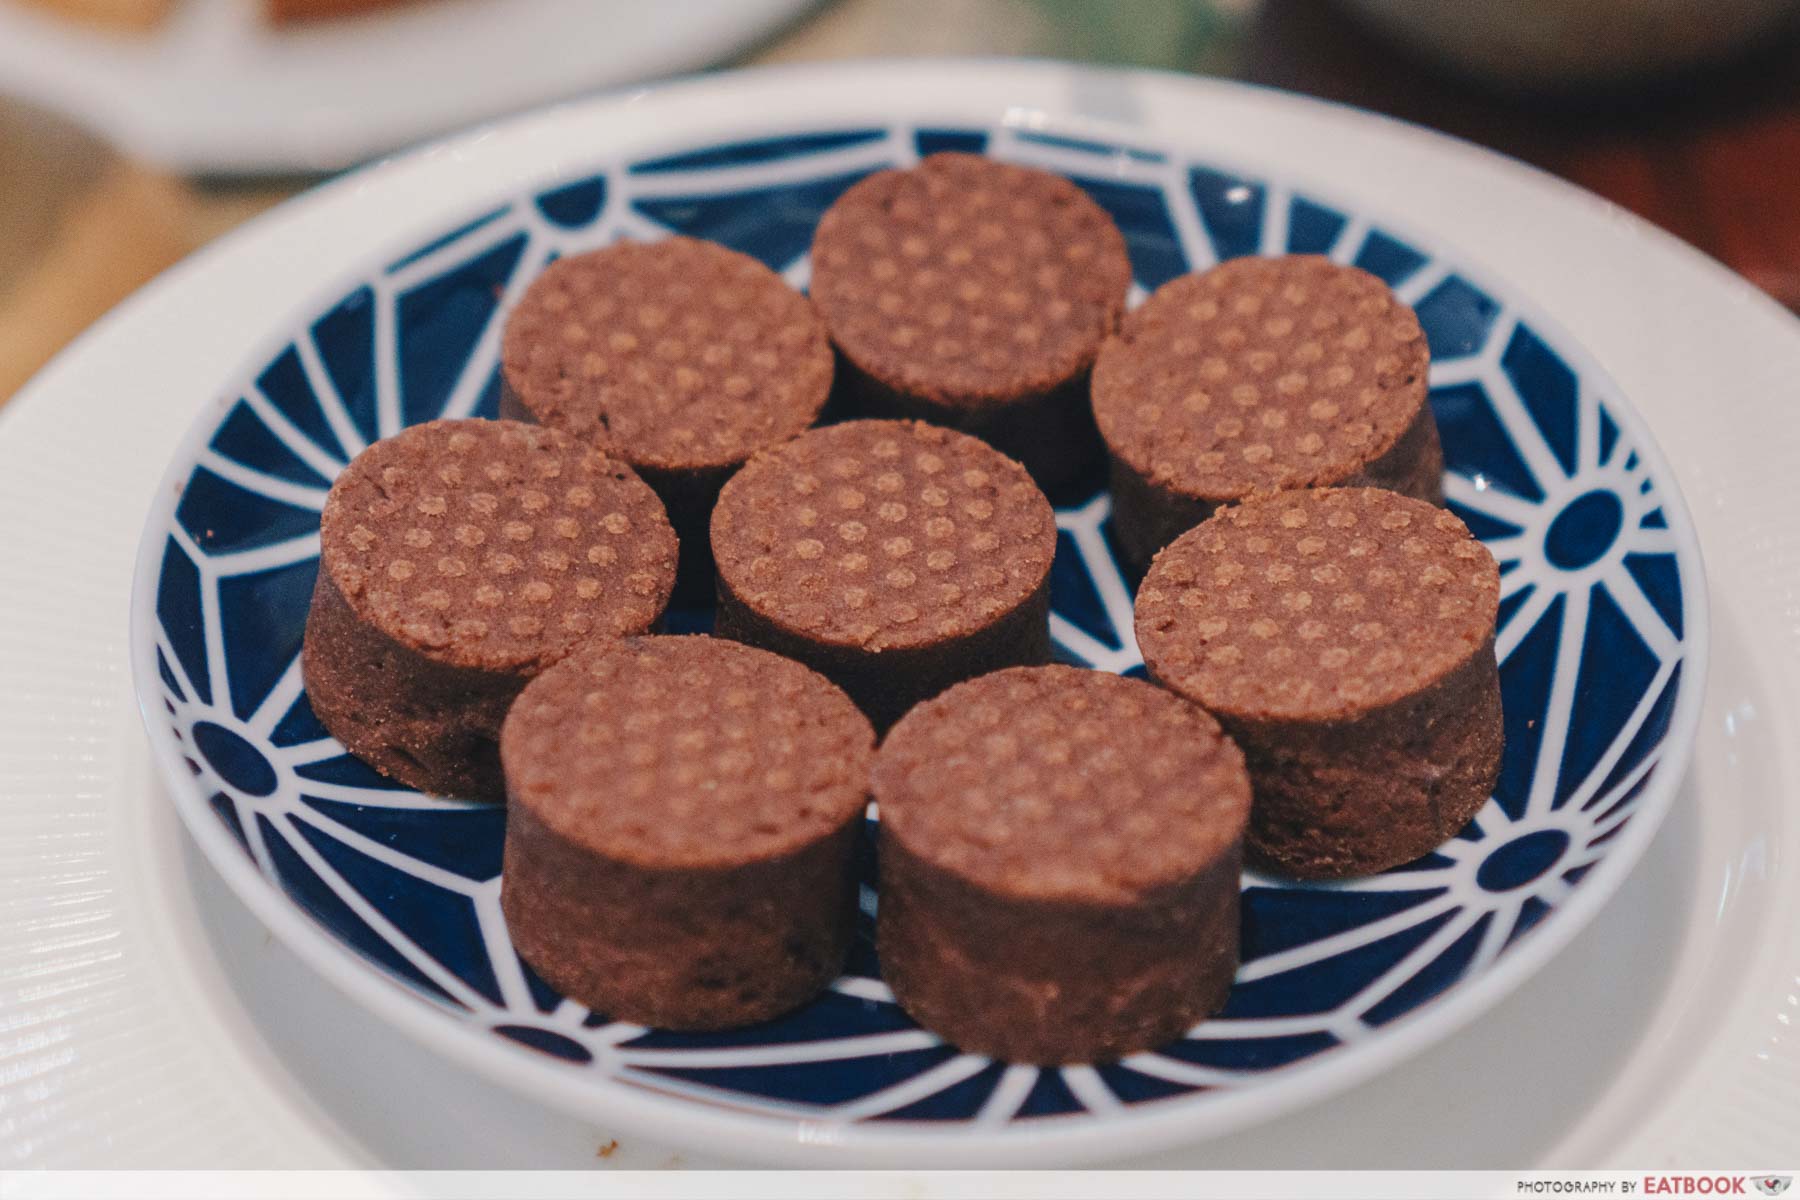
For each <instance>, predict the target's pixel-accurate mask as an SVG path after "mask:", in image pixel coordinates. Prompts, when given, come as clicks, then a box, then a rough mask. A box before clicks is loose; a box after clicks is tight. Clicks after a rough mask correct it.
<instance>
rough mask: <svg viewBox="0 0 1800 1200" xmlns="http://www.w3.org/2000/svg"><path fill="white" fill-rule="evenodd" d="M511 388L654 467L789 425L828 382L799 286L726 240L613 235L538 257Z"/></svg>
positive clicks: (733, 459)
mask: <svg viewBox="0 0 1800 1200" xmlns="http://www.w3.org/2000/svg"><path fill="white" fill-rule="evenodd" d="M502 357H503V363H504V369H505V372H506V378H507V381H508V384H509V385H510V387H511V388H512V390H513V391H514V392H515V393H516V394H517V395H518V396H519V397H520V398H521V399H522V400H523V402H524V403H525V405H526V407H527V408H529V409H530V410H531V411H532V413H533V414H534V415H535V416H536V418H537V419H538V420H539V421H542V422H543V423H544V424H546V425H554V426H557V427H558V428H562V429H566V430H568V431H569V432H571V433H574V434H576V435H577V436H579V437H582V438H584V439H586V440H590V441H595V442H597V443H598V444H601V445H604V446H606V447H608V448H610V449H612V450H613V451H614V452H615V453H617V454H618V455H620V456H621V457H623V458H624V459H626V460H627V461H628V462H631V463H634V464H638V465H643V466H657V467H665V468H682V467H706V466H726V465H730V464H733V463H737V462H741V461H743V460H744V459H745V458H747V457H749V456H750V455H751V454H752V453H754V452H755V451H756V450H758V449H759V448H761V447H763V446H766V445H770V444H772V443H774V442H778V441H782V440H783V439H786V438H789V437H792V436H793V435H794V434H796V433H799V432H800V431H801V430H803V429H805V428H806V427H807V426H808V425H810V424H812V423H813V421H814V420H815V419H816V418H817V417H818V415H819V410H820V408H821V407H823V405H824V403H825V397H826V394H827V392H829V391H830V388H831V377H832V357H831V347H830V344H829V343H828V342H827V340H826V336H825V328H824V325H823V324H822V323H821V322H820V320H819V318H818V315H817V314H816V313H815V312H814V311H813V308H812V305H811V304H810V303H809V302H808V301H807V299H806V297H804V296H802V295H800V294H799V293H798V292H796V291H794V290H793V289H792V288H790V287H788V286H787V284H786V283H784V282H783V281H782V279H781V277H780V276H778V275H776V274H775V273H774V272H772V271H770V270H769V269H768V268H767V267H765V266H763V265H762V264H761V263H759V262H757V261H756V260H755V259H753V258H750V257H749V256H748V255H744V254H739V253H737V252H736V251H734V250H728V249H726V248H725V247H723V246H718V245H714V244H712V243H710V242H701V241H696V240H695V239H692V238H683V237H672V238H666V239H664V240H662V241H657V242H620V243H618V244H616V245H613V246H609V247H607V248H606V249H604V250H598V251H594V252H592V253H589V254H582V255H576V256H573V257H570V258H564V259H559V260H558V261H557V262H554V263H552V264H551V265H550V266H549V267H547V268H545V270H544V272H543V274H542V275H540V276H539V277H538V278H537V279H536V280H535V281H534V282H533V283H532V285H531V287H530V289H529V290H528V291H527V292H526V294H525V297H524V298H523V299H522V300H521V301H520V303H519V305H518V306H517V307H516V308H515V309H514V311H513V312H512V314H511V316H510V317H509V318H508V320H507V326H506V337H505V341H504V345H503V350H502Z"/></svg>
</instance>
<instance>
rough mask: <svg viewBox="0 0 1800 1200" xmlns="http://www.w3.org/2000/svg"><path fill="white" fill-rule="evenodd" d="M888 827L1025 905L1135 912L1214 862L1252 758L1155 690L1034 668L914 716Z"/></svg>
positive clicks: (901, 746)
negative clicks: (1147, 897) (1148, 897)
mask: <svg viewBox="0 0 1800 1200" xmlns="http://www.w3.org/2000/svg"><path fill="white" fill-rule="evenodd" d="M875 790H876V796H877V798H878V799H879V801H880V803H881V816H882V821H883V828H884V829H885V830H887V831H888V832H889V833H891V834H892V835H893V836H896V837H898V838H900V839H901V840H902V841H903V842H904V843H905V844H906V846H907V848H908V849H909V850H911V851H912V853H914V854H916V855H919V856H921V857H923V858H925V859H927V860H929V861H931V862H932V863H934V864H936V865H937V866H939V867H942V868H944V869H946V870H949V871H952V872H954V873H955V874H957V875H960V876H962V877H964V878H965V879H969V880H972V881H975V882H978V883H979V884H981V886H983V887H986V888H990V889H994V890H997V891H1002V892H1006V893H1007V894H1009V895H1012V896H1015V897H1033V898H1039V899H1064V900H1089V901H1095V902H1100V903H1111V902H1117V901H1121V900H1124V901H1127V902H1129V901H1131V900H1133V899H1135V898H1136V897H1137V895H1138V894H1139V893H1140V892H1142V891H1143V890H1144V889H1147V888H1152V887H1155V886H1156V885H1158V884H1167V883H1170V882H1173V881H1177V880H1180V879H1183V878H1185V877H1186V876H1188V875H1189V874H1191V873H1192V872H1194V871H1195V870H1196V869H1198V868H1200V867H1203V866H1205V865H1207V864H1210V863H1211V862H1213V861H1214V860H1215V859H1216V858H1217V856H1218V855H1219V854H1221V853H1223V852H1224V851H1225V850H1226V849H1227V847H1229V846H1230V844H1231V843H1232V842H1233V841H1234V840H1235V839H1236V838H1237V837H1238V836H1239V835H1240V834H1241V833H1242V831H1243V827H1244V820H1245V816H1246V814H1247V812H1248V811H1249V805H1250V786H1249V782H1248V779H1247V777H1246V776H1245V774H1244V762H1243V756H1242V755H1241V754H1239V752H1238V750H1237V747H1236V746H1234V745H1232V743H1231V742H1230V740H1229V739H1227V738H1226V737H1225V736H1224V735H1223V734H1222V733H1221V732H1220V730H1219V726H1218V723H1217V722H1215V721H1214V720H1213V719H1212V718H1211V717H1210V716H1208V715H1207V714H1206V713H1204V712H1202V711H1201V710H1200V709H1199V708H1197V707H1195V706H1194V705H1192V704H1189V703H1188V702H1186V701H1185V700H1182V699H1180V698H1179V697H1176V696H1173V695H1171V694H1169V693H1168V692H1165V691H1163V690H1161V689H1159V688H1156V687H1153V686H1151V685H1150V684H1147V683H1144V682H1142V681H1140V680H1135V679H1126V678H1123V677H1121V676H1117V675H1111V674H1107V673H1105V672H1100V671H1090V670H1082V669H1078V668H1073V667H1063V666H1051V667H1020V668H1013V669H1010V670H1005V671H996V672H994V673H993V674H990V675H984V676H981V677H980V678H978V679H973V680H970V681H969V682H967V683H963V684H959V685H957V686H956V687H954V688H951V689H950V690H949V691H947V692H945V693H944V694H942V695H940V696H938V697H936V698H935V699H932V700H929V701H927V702H926V703H924V704H922V705H920V706H919V707H918V708H915V709H914V710H913V711H912V712H911V713H909V714H907V716H906V717H905V719H903V720H902V721H901V722H900V724H899V725H898V726H896V727H895V728H894V730H893V731H892V732H891V733H889V735H888V737H887V740H886V741H885V742H884V744H883V746H882V750H881V754H880V756H879V758H878V760H877V764H876V770H875Z"/></svg>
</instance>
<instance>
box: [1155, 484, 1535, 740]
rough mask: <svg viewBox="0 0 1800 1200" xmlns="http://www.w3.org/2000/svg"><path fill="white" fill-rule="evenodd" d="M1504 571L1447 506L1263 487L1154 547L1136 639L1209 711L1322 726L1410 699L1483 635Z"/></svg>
mask: <svg viewBox="0 0 1800 1200" xmlns="http://www.w3.org/2000/svg"><path fill="white" fill-rule="evenodd" d="M1499 597H1500V571H1499V568H1498V566H1497V565H1496V564H1495V562H1494V558H1493V555H1491V554H1489V553H1488V551H1487V547H1485V546H1483V545H1482V544H1481V543H1480V542H1478V541H1476V540H1475V539H1474V538H1473V537H1472V536H1470V534H1469V530H1468V527H1467V526H1465V525H1464V524H1463V523H1462V522H1461V521H1459V520H1458V519H1457V518H1456V516H1455V515H1454V514H1452V513H1448V512H1445V511H1444V510H1442V509H1439V508H1434V507H1433V506H1431V505H1429V504H1426V503H1424V502H1423V501H1420V500H1413V499H1410V498H1408V497H1406V496H1401V495H1397V494H1395V493H1393V492H1387V491H1382V490H1380V489H1378V488H1327V489H1318V490H1312V491H1299V492H1282V493H1279V494H1277V495H1272V496H1260V497H1257V498H1255V499H1252V500H1247V501H1245V502H1244V503H1243V504H1240V505H1236V506H1234V507H1231V508H1226V509H1222V510H1220V511H1219V512H1218V513H1216V514H1214V515H1213V516H1212V517H1210V518H1208V519H1207V520H1206V521H1205V522H1203V523H1202V524H1200V525H1198V526H1196V527H1195V528H1193V529H1191V530H1189V531H1188V532H1187V533H1185V534H1183V535H1182V536H1181V537H1179V538H1177V539H1176V540H1175V541H1174V542H1173V543H1171V544H1170V545H1169V546H1168V548H1166V549H1165V550H1163V552H1162V553H1161V554H1159V555H1157V556H1156V560H1155V561H1154V562H1153V563H1152V564H1151V566H1150V571H1149V573H1148V574H1147V575H1146V576H1145V577H1144V582H1143V584H1142V586H1141V587H1140V588H1139V589H1138V595H1137V610H1136V611H1137V616H1136V626H1137V639H1138V644H1139V646H1140V648H1141V649H1142V650H1143V652H1144V661H1145V663H1146V665H1148V667H1149V668H1150V672H1151V674H1152V675H1153V676H1155V677H1156V678H1157V679H1158V680H1160V681H1162V682H1163V683H1165V684H1167V685H1168V686H1170V687H1172V688H1174V689H1175V690H1176V691H1178V692H1180V693H1181V694H1182V695H1184V696H1187V697H1188V698H1190V699H1192V700H1194V701H1196V702H1198V703H1200V704H1203V705H1205V706H1206V707H1207V708H1209V709H1211V710H1212V711H1214V712H1217V713H1228V714H1231V715H1233V716H1239V717H1251V718H1258V717H1272V718H1277V719H1280V718H1296V719H1303V720H1332V719H1335V718H1340V717H1348V716H1352V715H1355V714H1357V713H1360V712H1364V711H1367V710H1369V709H1372V708H1377V707H1380V706H1382V705H1386V704H1391V703H1393V702H1395V701H1397V700H1401V699H1404V698H1405V697H1407V696H1410V695H1413V694H1415V693H1416V692H1418V691H1419V690H1421V689H1422V688H1425V687H1427V686H1429V685H1431V684H1433V683H1435V682H1437V681H1438V680H1440V679H1442V678H1443V677H1444V676H1445V675H1447V674H1449V673H1450V672H1451V671H1452V670H1454V669H1455V668H1457V667H1458V666H1460V665H1462V664H1463V663H1465V662H1467V661H1468V659H1469V657H1470V655H1472V654H1474V653H1475V652H1476V651H1478V650H1479V649H1480V648H1481V647H1482V646H1483V645H1485V644H1486V643H1487V641H1488V639H1490V638H1491V637H1492V636H1493V633H1494V619H1495V615H1496V612H1497V608H1498V604H1499Z"/></svg>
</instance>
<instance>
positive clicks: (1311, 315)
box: [1093, 255, 1444, 571]
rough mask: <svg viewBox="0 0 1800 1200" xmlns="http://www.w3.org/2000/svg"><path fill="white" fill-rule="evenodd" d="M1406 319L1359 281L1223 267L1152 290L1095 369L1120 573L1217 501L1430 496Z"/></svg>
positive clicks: (1392, 301)
mask: <svg viewBox="0 0 1800 1200" xmlns="http://www.w3.org/2000/svg"><path fill="white" fill-rule="evenodd" d="M1429 367H1430V352H1429V350H1428V348H1427V347H1426V344H1425V334H1424V331H1423V330H1421V329H1420V328H1419V320H1418V318H1417V317H1416V316H1414V315H1413V311H1412V310H1411V309H1410V308H1408V307H1407V306H1406V305H1405V304H1402V303H1401V302H1400V300H1399V299H1398V298H1396V297H1395V295H1394V294H1393V292H1391V291H1389V290H1388V287H1387V285H1386V284H1384V283H1382V282H1381V280H1379V279H1377V278H1376V277H1375V276H1373V275H1371V274H1369V273H1368V272H1367V271H1361V270H1358V269H1357V268H1355V267H1342V266H1338V265H1337V264H1336V263H1333V262H1331V261H1330V260H1329V259H1325V258H1319V257H1315V256H1312V255H1294V256H1291V257H1287V258H1235V259H1232V260H1231V261H1229V262H1226V263H1223V264H1221V265H1219V266H1217V267H1214V268H1213V269H1212V270H1210V271H1206V272H1204V273H1202V274H1197V275H1184V276H1182V277H1180V278H1179V279H1174V280H1171V281H1170V282H1168V283H1166V284H1164V285H1163V286H1162V287H1160V288H1158V289H1157V290H1156V293H1155V294H1154V295H1152V296H1151V297H1150V299H1149V300H1147V301H1146V302H1145V303H1144V304H1143V305H1142V306H1141V307H1140V308H1138V309H1137V310H1136V311H1135V312H1133V313H1131V314H1130V315H1129V316H1127V317H1126V318H1125V321H1124V323H1123V325H1122V326H1121V327H1120V330H1119V333H1118V336H1116V337H1114V338H1112V339H1111V340H1110V341H1108V342H1107V344H1106V346H1105V347H1104V348H1103V349H1102V350H1101V352H1100V359H1099V361H1098V362H1097V363H1096V364H1095V366H1094V380H1093V398H1094V415H1095V417H1096V419H1097V420H1098V422H1099V425H1100V433H1101V436H1102V437H1103V438H1105V440H1106V446H1107V451H1108V454H1109V456H1110V458H1111V465H1112V488H1113V513H1114V526H1115V529H1116V530H1117V536H1118V539H1119V543H1120V546H1121V548H1122V550H1123V552H1124V556H1125V558H1126V559H1127V561H1128V565H1130V566H1133V567H1135V568H1136V569H1137V570H1140V571H1141V570H1142V569H1143V568H1144V567H1145V566H1146V565H1147V564H1148V563H1149V561H1150V558H1151V556H1152V555H1154V554H1155V553H1156V552H1157V551H1158V550H1160V549H1162V547H1164V546H1166V545H1167V544H1168V543H1169V542H1171V541H1173V540H1174V539H1175V538H1176V537H1177V536H1179V535H1180V534H1181V533H1183V532H1184V531H1186V530H1188V529H1191V528H1193V527H1194V526H1195V525H1197V524H1199V523H1200V522H1201V521H1202V520H1204V519H1205V518H1206V517H1207V516H1208V515H1209V514H1210V513H1211V512H1212V511H1213V510H1214V509H1215V508H1217V507H1218V506H1220V505H1222V504H1225V503H1228V502H1231V501H1236V500H1241V499H1243V498H1244V497H1246V496H1249V495H1252V494H1254V493H1258V492H1269V491H1276V490H1285V489H1289V488H1303V487H1322V486H1327V485H1334V484H1348V485H1357V486H1363V485H1367V486H1371V487H1383V488H1389V489H1391V490H1393V491H1397V492H1400V493H1402V494H1403V495H1408V496H1415V497H1417V498H1418V499H1420V500H1428V501H1431V502H1432V503H1434V504H1436V503H1440V502H1441V501H1442V498H1443V472H1444V457H1443V452H1442V450H1441V449H1440V448H1439V446H1438V435H1437V423H1436V421H1435V420H1434V419H1433V418H1432V415H1431V405H1430V404H1429V403H1428V402H1427V373H1428V370H1429Z"/></svg>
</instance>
